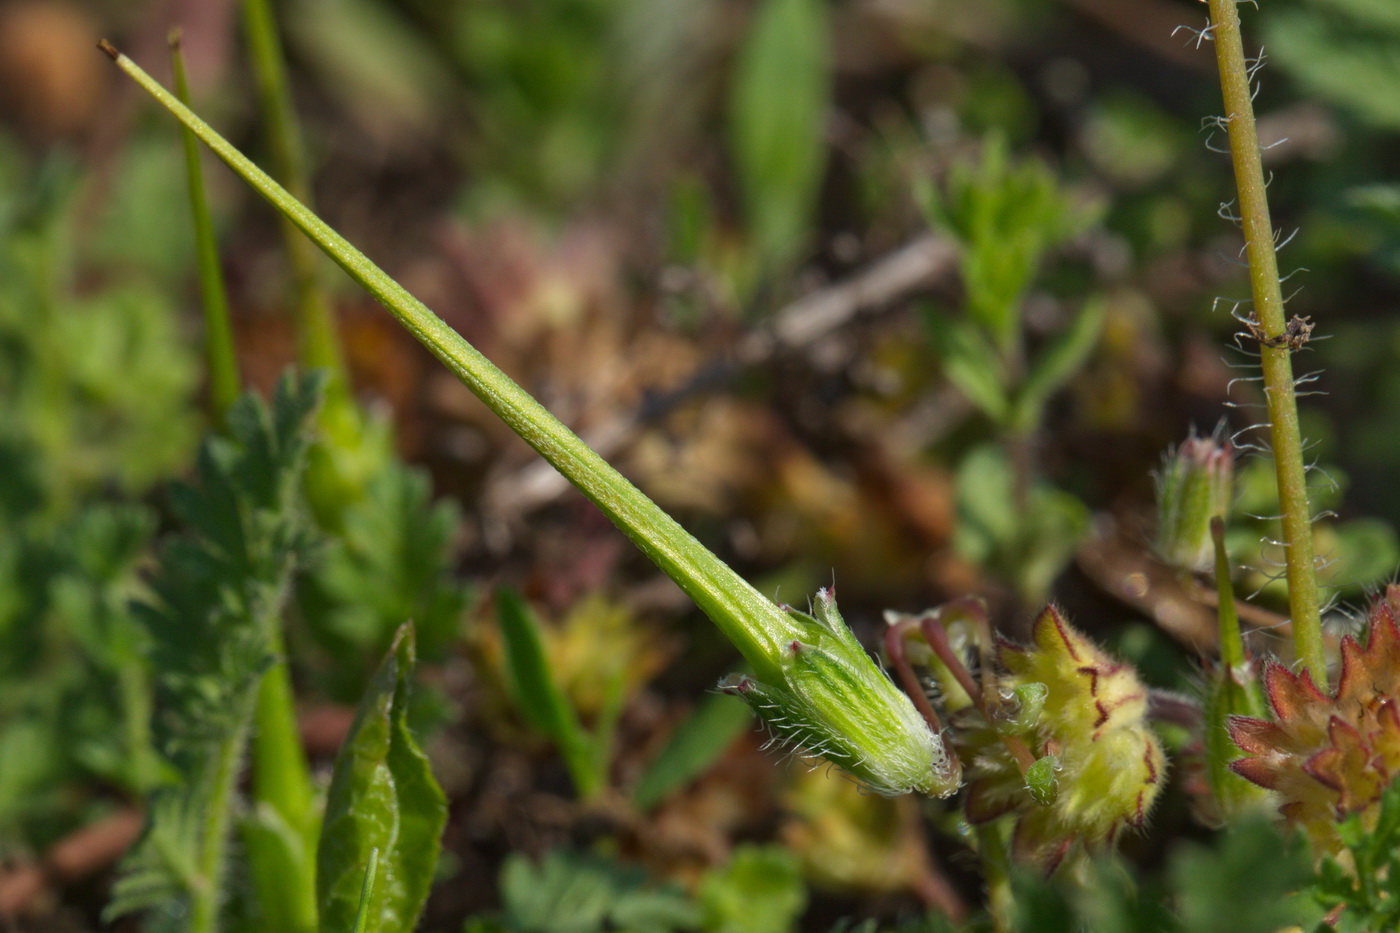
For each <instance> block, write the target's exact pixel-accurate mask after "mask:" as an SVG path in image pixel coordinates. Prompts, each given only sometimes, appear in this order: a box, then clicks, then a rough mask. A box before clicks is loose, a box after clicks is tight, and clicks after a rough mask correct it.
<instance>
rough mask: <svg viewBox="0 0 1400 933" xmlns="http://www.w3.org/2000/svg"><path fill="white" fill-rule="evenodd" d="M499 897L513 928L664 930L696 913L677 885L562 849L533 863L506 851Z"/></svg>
mask: <svg viewBox="0 0 1400 933" xmlns="http://www.w3.org/2000/svg"><path fill="white" fill-rule="evenodd" d="M501 902H502V905H503V907H504V908H505V910H504V916H503V917H502V918H500V927H504V928H505V929H509V930H512V931H515V933H604V931H607V930H629V931H634V933H668V931H672V930H679V929H691V928H694V927H695V926H696V925H697V921H698V919H699V914H698V911H697V910H696V908H695V906H694V905H693V904H691V903H690V901H689V900H688V899H687V898H686V897H685V896H684V894H682V893H681V892H680V891H679V890H677V889H676V888H674V887H672V886H669V885H665V886H662V885H653V884H649V883H648V879H647V876H646V874H645V873H644V872H641V871H639V870H637V869H635V868H632V867H629V866H627V865H623V864H620V863H618V862H613V861H609V860H606V859H603V858H599V857H596V856H591V855H581V854H578V853H574V852H568V851H565V850H561V849H556V850H553V851H551V852H548V853H546V855H545V857H544V858H543V859H542V860H541V861H540V863H539V864H538V865H534V864H532V863H531V862H530V860H529V859H528V858H526V857H525V856H523V855H520V854H519V853H515V854H512V855H511V856H510V857H508V858H507V859H506V864H505V867H504V868H503V869H502V871H501ZM497 928H499V927H497ZM486 929H493V927H486Z"/></svg>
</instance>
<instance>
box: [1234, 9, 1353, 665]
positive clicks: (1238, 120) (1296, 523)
mask: <svg viewBox="0 0 1400 933" xmlns="http://www.w3.org/2000/svg"><path fill="white" fill-rule="evenodd" d="M1210 20H1211V30H1212V34H1211V37H1212V38H1213V39H1214V41H1215V54H1216V61H1217V63H1218V65H1219V68H1220V89H1221V92H1222V94H1223V96H1224V98H1225V126H1226V128H1227V130H1228V132H1229V136H1230V158H1231V161H1232V162H1233V163H1234V167H1235V187H1236V189H1237V190H1238V192H1239V206H1240V219H1241V227H1242V229H1243V231H1244V240H1245V249H1246V253H1247V256H1248V258H1249V279H1250V288H1251V291H1252V293H1253V297H1254V315H1255V318H1256V319H1257V322H1258V323H1257V326H1258V328H1259V337H1260V340H1259V353H1260V364H1261V366H1262V368H1263V371H1264V396H1265V399H1266V401H1267V402H1268V409H1269V430H1270V434H1271V442H1272V447H1273V456H1274V468H1275V471H1276V472H1277V474H1278V493H1279V503H1280V505H1281V508H1282V512H1283V536H1284V541H1285V555H1284V557H1285V568H1286V571H1287V575H1288V611H1289V614H1290V616H1291V617H1292V622H1293V647H1294V652H1295V653H1296V655H1297V657H1298V659H1299V660H1300V661H1301V662H1302V664H1303V666H1304V667H1305V668H1306V669H1307V670H1308V672H1309V673H1310V674H1312V677H1313V680H1314V682H1316V683H1317V684H1318V685H1320V686H1323V687H1325V686H1326V684H1327V661H1326V656H1325V654H1324V653H1323V646H1322V618H1321V608H1320V605H1321V604H1320V601H1319V598H1318V587H1317V568H1316V566H1315V564H1314V562H1313V538H1312V511H1311V508H1310V507H1309V505H1308V490H1307V484H1306V477H1305V475H1304V473H1305V471H1304V466H1303V445H1302V437H1301V433H1300V431H1299V428H1298V402H1297V397H1296V394H1295V392H1294V382H1293V362H1292V359H1291V356H1290V354H1291V353H1292V348H1291V347H1290V345H1289V341H1288V336H1287V323H1286V321H1285V319H1284V307H1283V293H1282V289H1281V287H1280V285H1279V276H1278V257H1277V255H1276V253H1275V248H1274V228H1273V223H1272V221H1271V220H1270V219H1269V202H1268V198H1267V196H1266V194H1265V190H1264V188H1265V182H1264V169H1263V165H1262V162H1261V159H1260V155H1259V136H1258V132H1257V131H1256V129H1255V124H1254V106H1253V103H1252V101H1251V89H1250V78H1249V73H1248V69H1247V67H1246V65H1245V57H1244V44H1243V40H1242V39H1241V37H1240V17H1239V9H1238V3H1237V2H1236V0H1210Z"/></svg>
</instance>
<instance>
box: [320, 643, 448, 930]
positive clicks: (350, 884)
mask: <svg viewBox="0 0 1400 933" xmlns="http://www.w3.org/2000/svg"><path fill="white" fill-rule="evenodd" d="M413 667H414V654H413V626H412V624H411V623H405V624H404V626H403V627H402V628H401V629H399V634H398V636H397V637H396V638H395V639H394V643H393V645H392V646H391V647H390V649H389V654H388V656H387V657H386V658H385V659H384V664H383V666H381V667H380V669H379V673H378V674H376V675H375V678H374V682H373V683H372V684H371V685H370V688H369V690H368V691H367V692H366V694H365V697H364V699H363V700H362V701H361V702H360V708H359V711H358V712H357V713H356V715H355V723H354V725H353V726H352V727H351V729H350V734H349V735H348V736H347V737H346V739H345V744H344V745H343V746H341V749H340V753H339V754H338V755H337V756H336V762H335V772H334V774H333V775H332V777H331V786H330V791H329V793H328V795H327V798H326V816H325V822H324V824H323V828H322V830H321V841H320V845H319V847H318V849H317V856H316V867H317V872H316V888H317V894H318V898H319V901H320V915H321V930H322V931H324V933H343V931H345V930H349V929H352V928H353V927H354V925H355V922H356V917H357V916H358V915H359V914H360V912H361V911H360V896H361V891H362V890H363V887H364V880H365V866H366V865H367V864H368V863H369V861H370V858H371V855H370V853H371V851H372V850H374V849H378V850H379V853H380V855H379V867H378V872H377V874H378V877H377V880H376V882H375V885H374V890H373V892H372V894H371V895H370V906H369V909H368V911H367V915H368V921H367V923H366V925H365V931H366V933H407V931H409V930H412V929H413V927H414V925H415V924H416V923H417V920H418V915H419V913H420V912H421V911H422V910H423V904H424V902H425V901H426V900H427V898H428V890H429V887H430V886H431V884H432V880H433V871H434V869H435V868H436V866H437V859H438V853H439V851H440V847H441V837H442V829H443V826H444V825H446V822H447V798H446V797H445V796H444V795H443V792H442V788H440V787H439V786H438V784H437V781H436V780H434V779H433V774H432V769H431V768H430V767H429V765H428V759H427V756H425V755H424V754H423V752H422V751H421V750H420V749H419V747H418V743H417V742H416V741H415V740H414V738H413V735H412V734H411V733H410V732H409V729H408V699H409V685H410V678H411V677H412V675H413Z"/></svg>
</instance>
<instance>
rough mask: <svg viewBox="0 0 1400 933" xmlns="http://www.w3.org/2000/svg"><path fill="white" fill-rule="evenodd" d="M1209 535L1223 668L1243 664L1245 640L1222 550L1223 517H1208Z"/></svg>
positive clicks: (1226, 556) (1223, 540)
mask: <svg viewBox="0 0 1400 933" xmlns="http://www.w3.org/2000/svg"><path fill="white" fill-rule="evenodd" d="M1210 536H1211V538H1212V539H1213V540H1214V541H1215V593H1216V599H1217V601H1218V603H1217V606H1216V615H1217V616H1218V617H1219V619H1220V663H1221V665H1222V666H1223V667H1224V668H1225V670H1226V671H1231V672H1233V671H1235V670H1238V669H1240V668H1242V667H1243V666H1244V661H1245V658H1244V640H1243V639H1242V638H1241V637H1240V617H1239V613H1238V612H1237V611H1236V610H1235V588H1234V585H1233V584H1232V583H1231V582H1230V557H1229V554H1228V553H1226V551H1225V520H1224V519H1223V518H1221V517H1220V516H1219V515H1216V516H1214V517H1213V518H1211V520H1210Z"/></svg>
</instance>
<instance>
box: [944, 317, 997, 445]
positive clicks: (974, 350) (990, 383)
mask: <svg viewBox="0 0 1400 933" xmlns="http://www.w3.org/2000/svg"><path fill="white" fill-rule="evenodd" d="M924 321H925V323H926V324H927V326H928V331H929V336H930V337H931V338H932V339H933V348H934V352H935V353H937V354H938V360H939V362H940V363H941V364H942V365H943V374H944V375H945V376H947V377H948V380H949V381H950V382H952V383H953V385H955V386H957V387H958V389H959V390H960V391H961V392H962V394H963V395H965V396H967V400H968V401H970V402H972V404H974V405H976V406H977V407H978V408H980V409H981V410H982V412H983V414H985V415H986V416H987V417H988V418H990V419H991V420H992V421H993V422H994V423H996V424H999V425H1000V424H1004V423H1005V422H1006V420H1007V418H1008V417H1009V416H1010V412H1011V402H1010V400H1009V399H1008V398H1007V395H1006V388H1005V380H1006V367H1005V366H1003V365H1002V362H1001V357H1000V356H999V355H998V354H997V351H996V348H995V347H993V346H992V345H991V344H990V343H989V342H988V341H987V338H986V337H984V336H983V335H982V332H981V330H980V329H979V328H978V327H977V326H976V325H975V324H973V323H972V322H970V321H965V320H960V319H958V318H954V317H950V316H948V315H947V314H945V313H942V312H940V311H937V310H934V309H932V308H930V309H928V310H927V311H926V313H925V314H924Z"/></svg>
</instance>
